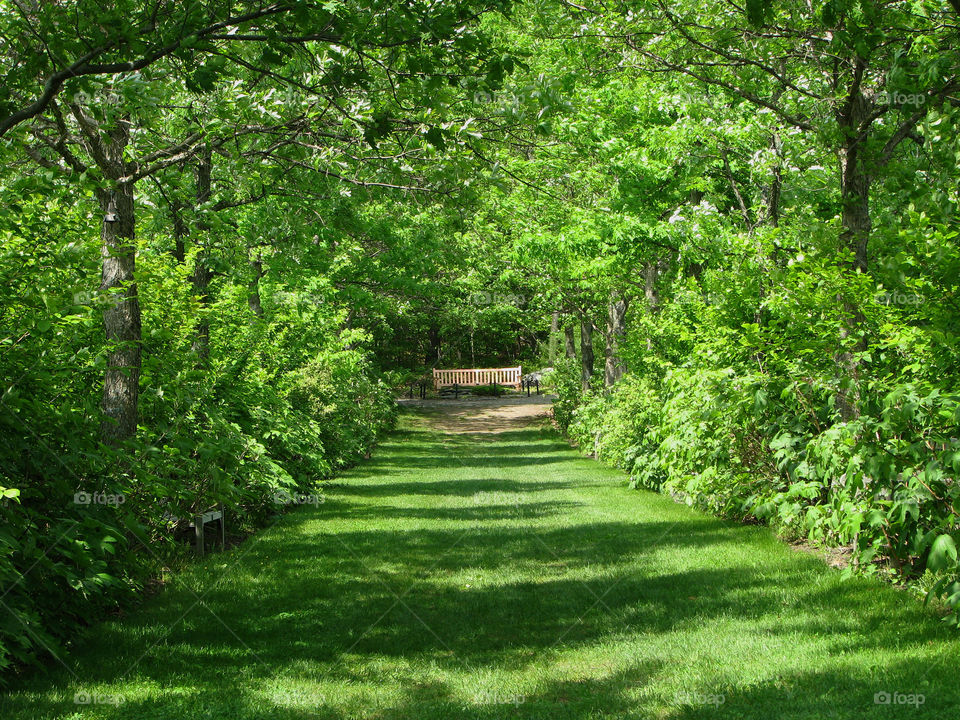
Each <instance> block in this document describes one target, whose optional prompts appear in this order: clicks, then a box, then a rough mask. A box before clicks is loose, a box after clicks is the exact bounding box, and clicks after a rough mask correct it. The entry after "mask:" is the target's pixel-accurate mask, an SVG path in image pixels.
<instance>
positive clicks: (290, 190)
mask: <svg viewBox="0 0 960 720" xmlns="http://www.w3.org/2000/svg"><path fill="white" fill-rule="evenodd" d="M69 5H70V6H69V7H68V4H64V3H23V2H18V1H12V2H0V47H2V48H3V53H2V58H0V69H2V71H3V75H4V81H3V82H4V91H5V92H4V93H3V97H2V99H0V100H2V101H0V138H2V146H0V154H2V156H3V165H2V171H0V207H3V208H4V212H3V213H0V368H2V377H3V378H4V383H3V387H2V394H0V468H2V469H0V516H2V519H3V525H2V528H0V582H2V588H3V589H2V591H0V603H2V608H0V609H2V610H3V612H0V670H11V669H14V668H16V667H20V666H22V665H24V664H29V663H37V662H39V661H40V660H41V659H42V658H45V657H46V656H47V654H48V653H53V654H55V655H56V654H58V653H60V652H62V650H63V649H64V647H67V646H68V645H69V642H70V639H71V638H72V637H74V636H75V634H76V631H77V628H78V627H81V626H83V625H84V624H86V623H88V622H90V621H92V620H95V619H96V618H97V617H99V616H101V615H102V614H103V613H105V612H107V611H109V610H110V609H112V608H116V607H117V606H118V604H119V603H121V602H122V601H123V600H124V599H125V598H127V597H129V596H132V595H136V594H138V593H140V592H141V591H142V590H143V589H144V587H145V585H146V584H147V583H148V582H149V581H150V579H151V578H153V577H155V576H156V574H157V572H158V569H159V568H160V567H162V566H163V565H164V564H165V563H168V562H170V561H171V558H173V557H175V556H177V555H178V554H179V553H181V552H182V551H183V545H182V543H178V542H177V540H178V539H179V536H180V535H181V534H183V533H184V532H185V531H186V523H187V522H188V521H189V518H190V517H191V516H192V515H193V514H195V513H198V512H203V511H205V510H207V509H209V508H212V507H215V506H223V507H224V508H225V509H226V510H227V517H228V521H229V524H230V527H232V528H233V529H234V530H239V531H249V530H252V529H254V528H256V527H257V526H261V525H263V524H264V523H265V522H267V521H268V519H269V518H270V517H271V516H272V515H273V514H275V513H276V512H278V511H279V510H280V509H282V507H283V506H285V505H289V504H290V503H291V502H297V501H303V500H312V501H316V502H319V499H320V496H319V489H318V488H319V483H320V482H321V481H322V480H323V479H325V478H328V477H330V476H331V475H332V474H333V473H335V472H336V471H337V470H338V469H339V468H342V467H344V466H346V465H348V464H350V463H351V462H354V461H355V460H356V459H357V458H360V457H363V456H364V455H367V454H369V453H370V451H371V449H372V447H373V446H374V445H375V443H376V442H377V438H378V436H379V435H380V433H381V432H382V431H384V430H385V429H387V428H389V427H390V426H391V423H392V420H393V414H394V402H393V397H394V395H395V393H396V392H397V391H398V390H400V389H401V388H402V387H404V386H406V385H408V384H409V383H413V382H416V381H417V380H418V379H419V378H422V377H423V375H424V373H426V372H427V371H428V370H429V368H430V367H434V366H447V367H451V366H466V367H480V366H489V365H495V366H502V365H514V364H519V363H523V364H524V365H526V366H527V367H528V368H529V367H530V365H531V364H540V365H542V366H546V365H551V366H555V368H556V371H555V372H554V373H553V374H552V379H551V383H552V384H553V385H554V386H555V388H556V392H557V395H558V399H557V401H556V404H555V418H556V420H557V422H558V424H559V425H560V427H561V428H562V429H563V430H565V431H566V432H568V433H569V435H570V436H571V437H572V438H574V439H575V440H576V441H577V442H578V443H579V444H580V446H581V447H582V448H583V449H584V450H585V451H587V452H590V453H593V454H595V455H596V456H597V457H599V458H601V459H603V460H606V461H609V462H611V463H613V464H616V465H618V466H620V467H623V468H625V469H626V470H627V471H628V472H629V473H630V476H631V478H632V480H633V482H634V483H635V484H636V485H637V486H639V487H644V488H649V489H656V490H663V491H665V492H669V493H672V494H674V495H675V496H676V497H678V498H681V499H683V500H685V501H687V502H690V503H694V504H697V505H699V506H702V507H705V508H708V509H709V510H711V511H713V512H716V513H719V514H723V515H728V516H731V517H736V518H740V519H749V520H751V521H754V520H760V521H764V522H770V523H773V524H775V525H776V526H777V527H779V528H781V529H782V530H784V531H785V532H789V533H791V534H794V535H799V536H803V537H806V538H809V539H810V540H812V541H815V542H817V543H821V544H824V545H830V546H834V547H841V548H845V549H846V551H848V553H849V558H850V561H851V566H852V567H854V568H856V569H859V570H862V571H865V572H882V573H885V574H889V575H891V576H892V577H894V578H895V579H898V580H909V581H913V582H916V583H918V586H920V587H923V588H925V589H930V590H931V591H932V592H933V594H934V595H937V596H943V597H945V598H946V600H947V602H948V604H950V605H953V606H960V565H958V557H957V549H956V541H957V539H958V529H957V528H958V505H957V503H958V493H960V491H958V486H957V483H956V475H957V473H958V472H960V440H958V438H960V427H958V425H960V395H958V394H957V387H958V383H960V350H958V348H960V343H958V322H957V320H958V304H957V303H958V289H960V288H958V282H960V281H958V278H960V244H958V237H960V225H958V222H957V204H958V202H960V197H958V191H957V169H956V164H957V159H958V158H960V146H958V140H957V137H958V133H957V125H958V121H960V116H958V101H957V92H958V91H960V79H958V78H960V68H958V59H960V58H958V54H957V51H955V50H954V49H953V48H955V47H957V43H956V40H957V24H956V12H955V10H954V9H952V8H950V7H947V6H946V5H942V4H941V3H929V2H919V3H915V2H906V1H903V2H892V3H886V4H884V5H882V6H877V5H874V4H869V3H858V2H844V1H840V2H837V1H836V0H828V1H827V2H822V3H821V2H817V3H813V4H809V3H800V2H788V3H779V4H772V3H765V2H754V3H748V4H747V6H746V9H741V8H740V7H739V6H737V5H736V4H731V3H727V2H723V1H719V2H718V1H715V0H702V1H700V2H696V3H693V4H691V3H689V2H684V3H679V2H673V3H666V2H651V3H647V2H638V3H623V4H611V5H610V6H609V7H604V6H602V5H601V6H600V7H598V8H591V7H585V6H581V5H578V4H576V3H567V2H552V1H548V0H531V2H527V3H525V4H524V5H523V7H522V8H520V9H519V10H517V9H512V8H511V7H510V5H509V4H508V3H505V2H500V1H499V0H491V1H490V2H483V1H480V0H469V1H466V2H458V3H434V2H421V1H419V0H411V1H410V2H403V3H399V4H397V3H393V2H378V1H377V2H360V1H359V0H357V1H356V2H340V1H337V2H314V1H313V0H291V1H290V2H286V1H282V2H277V3H271V4H262V3H257V2H232V3H220V2H210V3H197V2H178V3H173V2H166V1H164V0H152V1H150V2H137V1H134V0H130V1H128V2H122V3H114V4H113V6H112V7H111V9H109V10H105V9H104V8H103V7H102V6H101V5H102V4H98V3H90V2H79V3H73V4H69ZM74 6H75V7H74ZM907 38H909V40H908V39H907ZM480 392H481V393H482V392H484V391H483V390H481V391H480ZM489 392H493V390H490V391H489Z"/></svg>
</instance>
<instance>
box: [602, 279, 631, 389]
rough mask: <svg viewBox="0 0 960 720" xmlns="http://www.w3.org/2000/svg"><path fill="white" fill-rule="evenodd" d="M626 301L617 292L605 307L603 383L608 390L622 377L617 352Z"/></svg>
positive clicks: (621, 366) (621, 364) (622, 329)
mask: <svg viewBox="0 0 960 720" xmlns="http://www.w3.org/2000/svg"><path fill="white" fill-rule="evenodd" d="M627 305H628V301H627V300H626V299H625V298H624V297H623V296H622V295H621V294H620V293H618V292H616V291H614V292H611V293H610V302H609V304H608V306H607V332H606V336H605V339H606V348H605V353H604V356H605V358H606V360H605V363H604V372H603V382H604V386H605V387H606V388H607V389H609V388H611V387H613V386H614V385H615V384H616V383H617V381H618V380H620V378H621V377H623V362H622V361H621V360H620V357H619V355H618V350H619V346H620V340H621V338H622V337H623V334H624V332H625V330H626V325H625V319H626V316H627Z"/></svg>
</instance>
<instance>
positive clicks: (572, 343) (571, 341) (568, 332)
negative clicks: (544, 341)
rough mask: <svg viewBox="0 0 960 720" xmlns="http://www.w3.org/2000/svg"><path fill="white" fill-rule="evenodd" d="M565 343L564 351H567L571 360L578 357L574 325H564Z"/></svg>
mask: <svg viewBox="0 0 960 720" xmlns="http://www.w3.org/2000/svg"><path fill="white" fill-rule="evenodd" d="M563 344H564V352H565V353H566V356H567V358H569V359H570V360H576V359H577V345H576V337H575V336H574V330H573V325H571V324H569V323H568V324H567V325H564V326H563Z"/></svg>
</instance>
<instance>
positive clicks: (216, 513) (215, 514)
mask: <svg viewBox="0 0 960 720" xmlns="http://www.w3.org/2000/svg"><path fill="white" fill-rule="evenodd" d="M214 520H219V521H220V547H221V548H225V547H226V546H227V531H226V528H225V527H224V524H225V523H224V522H223V509H222V508H221V509H219V510H209V511H207V512H205V513H202V514H200V515H195V516H194V518H193V522H191V523H190V527H192V528H194V531H195V532H196V546H195V547H196V551H197V554H198V555H203V526H204V525H206V524H207V523H209V522H213V521H214Z"/></svg>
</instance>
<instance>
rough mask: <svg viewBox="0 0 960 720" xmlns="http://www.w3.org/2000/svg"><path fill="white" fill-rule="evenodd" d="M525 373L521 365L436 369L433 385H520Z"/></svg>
mask: <svg viewBox="0 0 960 720" xmlns="http://www.w3.org/2000/svg"><path fill="white" fill-rule="evenodd" d="M522 374H523V372H522V370H521V369H520V368H519V367H514V368H472V369H470V370H434V371H433V387H434V388H438V389H439V388H442V387H448V386H450V385H467V386H475V385H493V384H494V383H496V384H497V385H514V386H517V387H519V386H520V376H521V375H522Z"/></svg>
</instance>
